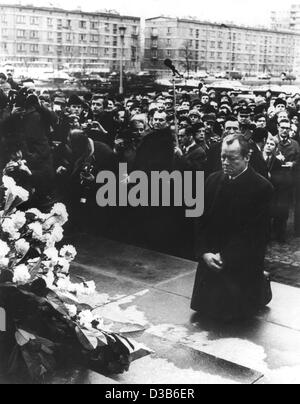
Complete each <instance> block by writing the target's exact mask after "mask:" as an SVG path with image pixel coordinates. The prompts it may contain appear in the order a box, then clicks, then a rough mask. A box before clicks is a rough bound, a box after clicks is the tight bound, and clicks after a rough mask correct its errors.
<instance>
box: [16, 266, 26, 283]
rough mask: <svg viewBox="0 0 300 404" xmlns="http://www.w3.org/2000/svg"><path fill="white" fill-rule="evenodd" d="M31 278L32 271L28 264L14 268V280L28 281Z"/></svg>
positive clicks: (19, 281) (17, 281)
mask: <svg viewBox="0 0 300 404" xmlns="http://www.w3.org/2000/svg"><path fill="white" fill-rule="evenodd" d="M29 280H30V273H29V271H28V268H27V266H26V265H19V266H17V267H16V268H15V269H14V278H13V282H15V283H26V282H28V281H29Z"/></svg>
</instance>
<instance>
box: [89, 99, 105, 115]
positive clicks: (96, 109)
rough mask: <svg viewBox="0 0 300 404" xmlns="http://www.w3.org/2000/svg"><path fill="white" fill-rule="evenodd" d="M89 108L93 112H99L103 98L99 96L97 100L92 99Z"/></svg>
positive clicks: (101, 108)
mask: <svg viewBox="0 0 300 404" xmlns="http://www.w3.org/2000/svg"><path fill="white" fill-rule="evenodd" d="M91 109H92V112H93V113H94V114H97V113H99V112H101V111H102V110H103V100H101V99H100V98H99V99H97V100H93V101H92V107H91Z"/></svg>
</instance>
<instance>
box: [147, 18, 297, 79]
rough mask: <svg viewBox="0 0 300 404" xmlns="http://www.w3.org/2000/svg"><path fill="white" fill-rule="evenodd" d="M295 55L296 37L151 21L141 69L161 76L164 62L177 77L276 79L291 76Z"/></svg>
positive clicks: (208, 24)
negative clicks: (265, 75) (236, 74)
mask: <svg viewBox="0 0 300 404" xmlns="http://www.w3.org/2000/svg"><path fill="white" fill-rule="evenodd" d="M297 49H300V34H297V33H295V32H292V31H289V30H281V31H278V30H274V29H266V28H255V27H244V26H236V25H232V24H229V25H228V24H215V23H211V22H204V21H198V20H193V19H181V18H169V17H157V18H151V19H148V20H146V30H145V58H144V65H143V67H144V68H145V69H147V70H152V71H161V70H165V69H166V68H165V66H164V63H163V62H164V60H165V59H166V58H170V59H172V60H173V61H174V63H175V64H176V65H177V66H178V67H179V68H180V69H181V70H182V71H186V70H190V71H197V70H206V71H209V72H217V71H224V70H237V71H240V72H244V73H247V74H249V75H250V74H256V73H258V72H267V71H268V72H271V73H272V74H281V73H282V72H290V71H293V70H294V65H295V61H296V57H297Z"/></svg>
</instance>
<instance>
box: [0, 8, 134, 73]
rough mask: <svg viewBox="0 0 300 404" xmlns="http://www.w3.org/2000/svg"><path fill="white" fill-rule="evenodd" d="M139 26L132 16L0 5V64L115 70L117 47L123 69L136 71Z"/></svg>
mask: <svg viewBox="0 0 300 404" xmlns="http://www.w3.org/2000/svg"><path fill="white" fill-rule="evenodd" d="M140 26H141V21H140V18H138V17H129V16H121V15H119V14H113V13H109V14H107V13H98V12H95V13H87V12H82V11H79V10H78V11H67V10H62V9H57V8H47V7H34V6H18V5H16V6H12V5H1V4H0V64H5V63H11V64H13V65H14V66H16V67H36V68H53V69H61V68H66V67H68V68H70V69H74V70H76V69H78V70H79V69H81V70H82V69H83V70H84V69H90V70H95V71H108V70H109V71H118V70H119V68H120V59H121V50H122V49H123V60H124V68H125V70H128V71H138V70H139V69H140ZM120 27H126V32H125V37H124V41H123V40H122V39H121V35H120ZM122 42H123V45H122Z"/></svg>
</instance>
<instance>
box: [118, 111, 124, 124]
mask: <svg viewBox="0 0 300 404" xmlns="http://www.w3.org/2000/svg"><path fill="white" fill-rule="evenodd" d="M118 117H119V122H121V123H124V122H125V111H119V112H118Z"/></svg>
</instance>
